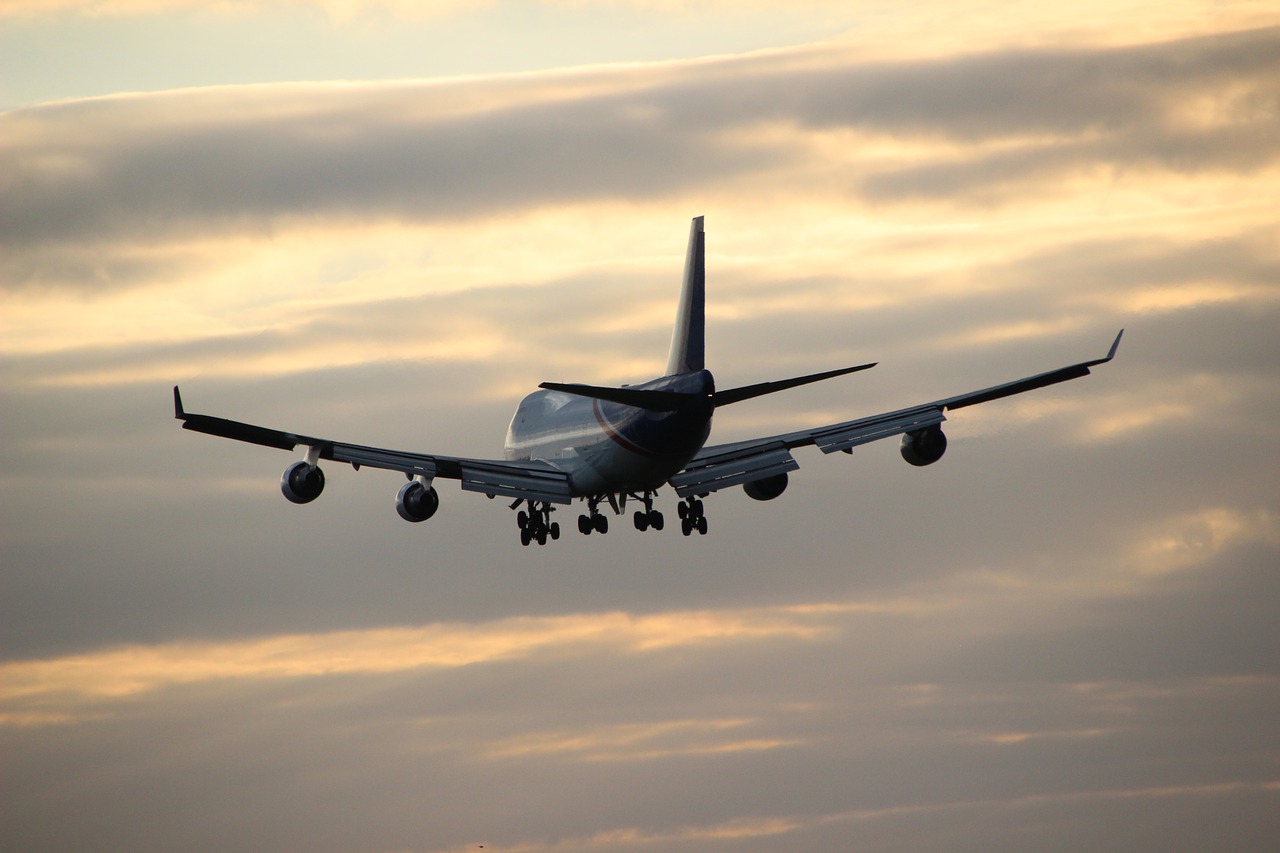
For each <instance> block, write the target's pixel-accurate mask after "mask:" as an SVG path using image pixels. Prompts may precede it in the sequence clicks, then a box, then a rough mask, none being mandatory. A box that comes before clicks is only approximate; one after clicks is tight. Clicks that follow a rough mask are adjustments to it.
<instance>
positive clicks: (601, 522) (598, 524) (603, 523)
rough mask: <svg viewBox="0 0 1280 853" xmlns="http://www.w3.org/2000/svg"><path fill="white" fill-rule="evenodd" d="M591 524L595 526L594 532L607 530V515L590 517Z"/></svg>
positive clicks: (606, 531) (605, 531)
mask: <svg viewBox="0 0 1280 853" xmlns="http://www.w3.org/2000/svg"><path fill="white" fill-rule="evenodd" d="M591 526H592V527H594V528H595V531H596V533H601V534H603V533H608V532H609V517H608V516H605V515H597V516H596V517H595V518H593V519H591Z"/></svg>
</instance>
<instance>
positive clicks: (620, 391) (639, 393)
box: [538, 382, 698, 412]
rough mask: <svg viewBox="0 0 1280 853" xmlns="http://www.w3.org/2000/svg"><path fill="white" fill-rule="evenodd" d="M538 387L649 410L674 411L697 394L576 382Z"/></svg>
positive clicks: (546, 383)
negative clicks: (606, 386)
mask: <svg viewBox="0 0 1280 853" xmlns="http://www.w3.org/2000/svg"><path fill="white" fill-rule="evenodd" d="M538 387H539V388H546V389H547V390H548V391H564V392H565V393H566V394H576V395H578V396H579V397H591V398H592V399H595V400H607V401H609V402H610V403H621V404H622V405H624V406H634V407H635V408H637V409H648V410H649V411H651V412H674V411H675V410H676V409H678V408H680V407H681V406H683V405H684V404H685V403H687V402H689V401H690V400H692V399H694V398H696V397H697V396H698V395H697V394H685V393H682V392H680V391H646V390H644V389H643V388H604V387H601V386H599V385H579V384H578V383H576V382H543V383H542V384H540V385H539V386H538Z"/></svg>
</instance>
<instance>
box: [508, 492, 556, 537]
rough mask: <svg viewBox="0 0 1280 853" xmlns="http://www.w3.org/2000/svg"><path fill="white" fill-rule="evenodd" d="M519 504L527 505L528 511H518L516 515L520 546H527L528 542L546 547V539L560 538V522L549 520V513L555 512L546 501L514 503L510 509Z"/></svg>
mask: <svg viewBox="0 0 1280 853" xmlns="http://www.w3.org/2000/svg"><path fill="white" fill-rule="evenodd" d="M521 503H528V505H529V511H528V512H525V511H524V510H520V512H519V513H518V514H517V515H516V523H517V524H519V525H520V544H521V545H528V544H529V543H530V542H537V543H538V544H539V545H546V544H547V538H548V537H550V538H551V539H559V538H560V522H558V521H552V520H551V513H552V512H554V511H555V507H553V506H552V505H551V504H550V503H548V502H546V501H532V500H531V501H516V503H515V504H514V505H513V507H512V509H514V508H515V507H517V506H519V505H520V504H521Z"/></svg>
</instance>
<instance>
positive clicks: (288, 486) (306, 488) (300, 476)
mask: <svg viewBox="0 0 1280 853" xmlns="http://www.w3.org/2000/svg"><path fill="white" fill-rule="evenodd" d="M280 491H281V492H283V493H284V496H285V497H286V498H288V499H289V500H290V501H292V502H293V503H296V504H308V503H311V502H312V501H313V500H315V499H316V498H318V497H320V493H321V492H323V491H324V472H323V471H321V470H320V468H319V467H317V466H315V465H311V464H309V463H307V462H306V461H305V460H299V461H297V462H295V463H293V464H292V465H290V466H289V467H288V468H285V469H284V474H283V475H282V476H281V477H280Z"/></svg>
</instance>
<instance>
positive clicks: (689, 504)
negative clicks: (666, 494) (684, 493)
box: [676, 495, 707, 536]
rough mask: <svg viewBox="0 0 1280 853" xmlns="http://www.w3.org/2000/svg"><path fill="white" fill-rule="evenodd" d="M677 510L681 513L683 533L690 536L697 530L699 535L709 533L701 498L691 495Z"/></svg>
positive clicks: (681, 529) (681, 530)
mask: <svg viewBox="0 0 1280 853" xmlns="http://www.w3.org/2000/svg"><path fill="white" fill-rule="evenodd" d="M676 510H677V511H678V512H679V513H680V532H681V533H683V534H684V535H685V536H689V535H690V534H692V533H693V531H695V530H696V531H698V535H699V536H706V535H707V516H706V514H705V512H704V510H703V507H702V501H701V499H699V498H697V497H695V496H693V495H689V497H687V498H685V499H684V500H683V501H682V502H681V503H680V505H679V506H678V507H676Z"/></svg>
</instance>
